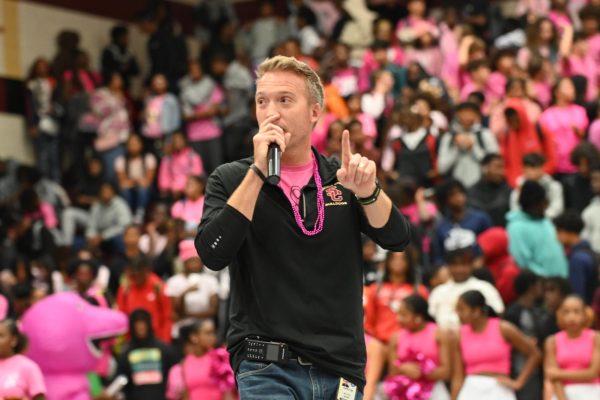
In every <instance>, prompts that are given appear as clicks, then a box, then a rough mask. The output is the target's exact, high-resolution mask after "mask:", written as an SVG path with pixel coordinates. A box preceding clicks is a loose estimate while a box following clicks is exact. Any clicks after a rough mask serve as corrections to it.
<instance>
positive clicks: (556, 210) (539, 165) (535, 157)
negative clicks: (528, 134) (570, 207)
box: [510, 153, 565, 218]
mask: <svg viewBox="0 0 600 400" xmlns="http://www.w3.org/2000/svg"><path fill="white" fill-rule="evenodd" d="M545 163H546V158H545V157H544V156H543V155H542V154H540V153H530V154H526V155H525V156H523V176H520V177H519V178H517V186H516V187H515V189H513V191H512V193H511V194H510V209H511V210H512V211H514V210H518V209H519V196H520V193H521V187H522V186H523V183H524V182H525V181H533V182H537V183H539V184H540V185H541V186H542V187H543V188H544V190H545V191H546V200H548V206H547V207H546V217H548V218H555V217H558V216H559V215H560V214H562V212H563V211H564V208H565V201H564V197H563V187H562V185H561V184H560V182H558V181H557V180H555V179H554V178H552V176H550V175H548V174H547V173H546V172H545V171H544V164H545Z"/></svg>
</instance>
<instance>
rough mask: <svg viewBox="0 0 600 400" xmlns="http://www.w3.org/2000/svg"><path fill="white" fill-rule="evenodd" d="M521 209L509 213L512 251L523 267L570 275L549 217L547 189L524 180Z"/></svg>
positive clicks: (510, 249)
mask: <svg viewBox="0 0 600 400" xmlns="http://www.w3.org/2000/svg"><path fill="white" fill-rule="evenodd" d="M519 205H520V208H521V209H520V210H515V211H511V212H509V213H508V215H507V220H508V225H507V232H508V237H509V248H508V249H509V252H510V254H511V255H512V256H513V258H514V259H515V261H516V262H517V264H518V265H519V267H521V268H523V269H528V270H531V271H533V272H535V273H536V274H537V275H540V276H543V277H551V276H559V277H567V275H568V264H567V259H566V257H565V254H564V252H563V249H562V246H561V245H560V243H559V242H558V239H557V237H556V230H555V229H554V226H553V225H552V222H551V221H550V219H548V218H547V217H546V208H547V207H548V200H547V197H546V190H545V189H544V187H543V186H542V185H541V184H539V183H538V182H534V181H525V183H523V185H522V186H521V193H520V195H519Z"/></svg>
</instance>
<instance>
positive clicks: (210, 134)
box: [187, 87, 225, 142]
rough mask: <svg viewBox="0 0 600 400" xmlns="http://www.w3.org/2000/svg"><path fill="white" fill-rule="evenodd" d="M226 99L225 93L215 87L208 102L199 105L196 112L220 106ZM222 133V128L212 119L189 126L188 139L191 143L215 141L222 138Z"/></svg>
mask: <svg viewBox="0 0 600 400" xmlns="http://www.w3.org/2000/svg"><path fill="white" fill-rule="evenodd" d="M224 99H225V96H224V95H223V91H222V90H221V89H220V88H219V87H215V89H214V90H213V92H212V94H211V96H210V99H209V100H208V102H206V103H202V104H198V105H197V106H196V110H195V111H197V112H202V111H206V109H208V108H209V107H210V106H211V105H213V104H220V103H221V102H222V101H223V100H224ZM221 132H222V131H221V127H220V126H219V125H217V123H216V122H215V119H214V118H212V117H211V118H205V119H199V120H196V121H191V122H189V123H188V125H187V137H188V139H189V140H190V141H191V142H201V141H203V140H211V139H215V138H218V137H220V136H221Z"/></svg>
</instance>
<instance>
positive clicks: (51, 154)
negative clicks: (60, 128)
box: [35, 132, 61, 182]
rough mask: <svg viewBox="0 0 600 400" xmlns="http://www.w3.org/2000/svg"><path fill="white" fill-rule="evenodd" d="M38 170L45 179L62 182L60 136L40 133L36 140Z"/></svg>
mask: <svg viewBox="0 0 600 400" xmlns="http://www.w3.org/2000/svg"><path fill="white" fill-rule="evenodd" d="M35 148H36V154H37V162H38V168H39V169H40V171H41V172H42V173H43V174H44V176H45V177H47V178H50V179H52V180H53V181H55V182H60V175H61V174H60V173H61V160H60V157H59V154H58V151H59V138H58V135H49V134H47V133H44V132H40V133H39V136H38V137H37V139H36V140H35Z"/></svg>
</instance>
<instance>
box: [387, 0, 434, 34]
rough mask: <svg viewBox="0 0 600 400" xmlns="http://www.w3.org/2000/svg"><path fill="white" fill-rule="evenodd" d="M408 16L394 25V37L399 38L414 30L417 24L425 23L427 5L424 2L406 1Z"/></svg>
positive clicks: (419, 0) (420, 0)
mask: <svg viewBox="0 0 600 400" xmlns="http://www.w3.org/2000/svg"><path fill="white" fill-rule="evenodd" d="M406 10H407V11H408V16H407V17H406V18H404V19H402V20H400V21H398V24H396V32H395V33H396V37H398V38H401V37H402V36H403V35H405V34H406V33H407V31H408V30H410V29H414V28H415V27H416V26H417V25H418V24H419V23H421V22H427V21H428V19H427V4H426V2H425V1H424V0H408V1H407V2H406Z"/></svg>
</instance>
